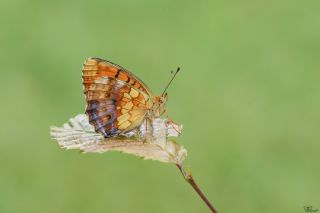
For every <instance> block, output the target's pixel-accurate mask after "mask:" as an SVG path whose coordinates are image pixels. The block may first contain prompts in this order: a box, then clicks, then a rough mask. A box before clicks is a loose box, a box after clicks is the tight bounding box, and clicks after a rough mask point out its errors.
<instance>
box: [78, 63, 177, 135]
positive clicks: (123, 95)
mask: <svg viewBox="0 0 320 213" xmlns="http://www.w3.org/2000/svg"><path fill="white" fill-rule="evenodd" d="M178 71H179V69H178V70H177V72H178ZM177 72H176V73H177ZM82 80H83V92H84V94H85V97H86V103H87V106H86V114H87V115H88V117H89V123H90V124H92V125H93V126H94V128H95V131H96V132H98V133H101V134H102V135H103V136H104V137H105V138H109V137H113V136H117V135H120V134H122V133H126V132H129V131H131V130H133V129H135V128H137V127H139V126H140V125H141V124H142V123H143V122H144V121H148V120H149V121H150V123H152V121H153V120H154V119H155V118H158V117H160V116H161V115H162V114H163V113H164V112H165V105H166V102H167V100H168V95H167V93H165V91H166V89H167V88H168V86H169V84H170V83H171V81H172V80H173V78H172V79H171V81H170V82H169V84H168V85H167V87H166V89H165V91H164V92H163V93H162V94H161V95H160V96H155V95H153V93H152V92H151V90H150V89H149V87H148V86H147V85H146V84H145V83H143V82H142V80H140V79H139V78H138V77H137V76H135V75H134V74H133V73H131V72H130V71H128V70H127V69H125V68H123V67H121V66H119V65H117V64H115V63H112V62H110V61H107V60H104V59H100V58H88V59H87V60H86V61H85V62H84V65H83V68H82Z"/></svg>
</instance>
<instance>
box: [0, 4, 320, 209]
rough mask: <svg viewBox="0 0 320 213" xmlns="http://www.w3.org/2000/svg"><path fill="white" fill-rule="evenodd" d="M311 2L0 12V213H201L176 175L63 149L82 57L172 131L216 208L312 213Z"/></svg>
mask: <svg viewBox="0 0 320 213" xmlns="http://www.w3.org/2000/svg"><path fill="white" fill-rule="evenodd" d="M319 9H320V2H319V1H318V0H310V1H288V0H287V1H285V0H284V1H276V0H271V1H267V2H266V1H253V0H251V1H250V0H242V1H234V0H231V1H217V0H214V1H209V0H208V1H182V0H181V1H169V0H166V1H147V0H138V1H115V0H114V1H99V0H94V1H81V0H80V1H62V0H56V1H39V0H31V1H25V0H11V1H9V0H2V1H1V6H0V26H1V32H0V58H1V59H0V63H1V64H0V65H1V66H0V67H1V78H0V89H1V97H2V98H1V110H0V115H1V124H0V131H1V134H0V141H1V143H0V168H1V171H0V212H3V213H7V212H10V213H11V212H14V213H15V212H28V213H29V212H30V213H38V212H39V213H40V212H46V213H57V212H68V213H73V212H74V213H89V212H90V213H92V212H94V213H100V212H101V213H102V212H103V213H105V212H159V213H160V212H209V211H208V209H207V208H206V206H205V205H204V204H203V203H202V201H201V200H200V198H199V197H198V196H197V195H196V193H195V192H194V191H193V190H192V188H191V187H190V186H189V185H188V184H187V183H186V182H184V180H183V178H182V176H181V174H180V173H179V172H178V170H177V169H176V167H175V166H173V165H169V164H163V163H159V162H154V161H142V160H140V159H139V158H136V157H134V156H130V155H125V154H120V153H105V154H80V153H79V152H78V151H62V150H60V149H59V147H58V146H57V144H56V143H55V142H54V141H53V140H51V139H50V136H49V126H50V125H57V126H61V125H62V124H63V123H64V122H66V121H67V120H68V119H69V118H70V117H73V116H74V115H76V114H78V113H83V112H84V107H85V102H84V96H83V94H82V84H81V67H82V63H83V61H84V60H85V59H86V58H87V57H90V56H96V57H101V58H105V59H108V60H111V61H114V62H115V63H118V64H121V65H122V66H124V67H126V68H127V69H129V70H131V71H133V72H134V73H135V74H136V75H138V76H139V77H140V78H141V79H143V80H144V82H146V83H147V84H148V85H149V86H150V88H151V89H152V90H153V92H154V93H155V94H159V93H160V92H161V91H162V89H163V88H164V86H165V84H166V83H167V82H168V80H169V76H170V70H174V69H176V68H177V66H180V67H181V68H182V71H181V73H180V74H179V75H178V77H177V79H176V80H175V81H174V83H173V84H172V87H171V88H170V89H169V91H168V92H169V103H168V111H169V114H170V116H171V117H172V119H173V120H174V121H176V122H178V123H182V124H183V125H184V131H183V135H182V137H181V138H179V139H178V142H179V143H181V144H183V145H184V146H185V147H186V148H187V149H188V151H189V157H188V160H187V161H186V167H189V168H190V169H191V170H192V171H193V174H194V177H195V179H196V180H197V182H198V184H199V185H200V187H201V188H202V189H203V191H204V192H205V194H206V195H207V196H208V198H209V199H210V200H211V201H212V202H213V203H214V205H215V206H216V208H217V209H218V210H220V212H221V213H222V212H304V209H303V206H305V205H312V206H313V208H314V209H317V208H319V209H320V181H319V180H320V171H319V162H320V158H319V151H320V143H319V142H320V131H319V128H320V112H319V109H320V84H319V78H320V73H319V67H320V60H319V55H320V12H319V11H320V10H319Z"/></svg>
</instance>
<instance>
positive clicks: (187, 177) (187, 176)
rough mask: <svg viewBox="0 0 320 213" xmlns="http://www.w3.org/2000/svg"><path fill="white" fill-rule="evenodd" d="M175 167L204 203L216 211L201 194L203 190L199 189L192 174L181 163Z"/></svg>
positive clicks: (216, 212)
mask: <svg viewBox="0 0 320 213" xmlns="http://www.w3.org/2000/svg"><path fill="white" fill-rule="evenodd" d="M177 167H178V168H179V170H180V172H181V174H182V175H183V177H184V179H185V180H186V181H187V182H188V183H189V184H190V185H191V186H192V188H193V189H194V190H195V191H196V192H197V193H198V195H199V196H200V197H201V199H202V200H203V201H204V202H205V203H206V205H207V206H208V207H209V209H210V210H211V212H213V213H218V211H217V210H216V209H215V208H214V207H213V205H212V204H211V203H210V201H209V200H208V198H207V197H206V196H205V195H204V194H203V192H202V191H201V190H200V188H199V186H198V185H197V183H196V181H195V180H194V179H193V177H192V174H191V173H188V172H186V170H185V169H184V167H183V165H182V164H177Z"/></svg>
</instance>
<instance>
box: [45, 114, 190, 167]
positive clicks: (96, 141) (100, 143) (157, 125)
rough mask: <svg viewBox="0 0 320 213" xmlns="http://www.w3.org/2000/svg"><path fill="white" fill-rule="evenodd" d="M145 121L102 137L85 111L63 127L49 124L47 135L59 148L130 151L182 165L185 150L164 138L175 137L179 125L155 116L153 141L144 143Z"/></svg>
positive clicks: (137, 154) (179, 128)
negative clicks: (48, 133) (111, 135)
mask: <svg viewBox="0 0 320 213" xmlns="http://www.w3.org/2000/svg"><path fill="white" fill-rule="evenodd" d="M145 130H146V126H145V122H143V124H142V125H141V126H140V128H139V130H133V131H131V132H128V133H125V134H123V135H121V136H118V137H112V138H107V139H105V138H104V137H103V136H102V135H101V134H98V133H96V132H95V131H94V127H93V126H92V125H91V124H89V122H88V118H87V116H86V115H84V114H80V115H77V116H76V117H74V118H71V119H70V121H69V123H66V124H64V125H63V127H51V128H50V134H51V137H52V138H53V139H55V140H56V141H57V142H58V144H59V145H60V147H61V148H64V149H80V150H81V151H83V152H85V153H88V152H99V153H101V152H108V151H120V152H124V153H128V154H133V155H136V156H139V157H142V158H143V159H152V160H158V161H161V162H165V163H174V164H181V163H182V162H183V160H184V159H185V158H186V156H187V150H186V149H185V148H184V147H183V146H181V145H179V144H177V143H175V142H174V141H171V140H167V138H168V137H178V136H179V134H180V132H181V130H182V125H178V124H175V123H173V122H168V121H167V120H165V119H160V118H157V119H155V120H154V121H153V123H152V130H153V131H152V133H153V134H152V141H151V142H144V141H143V140H142V138H144V134H145Z"/></svg>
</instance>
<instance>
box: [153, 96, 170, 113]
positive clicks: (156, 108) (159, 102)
mask: <svg viewBox="0 0 320 213" xmlns="http://www.w3.org/2000/svg"><path fill="white" fill-rule="evenodd" d="M167 101H168V94H167V93H164V94H162V95H160V96H156V97H155V99H154V105H153V112H154V115H155V116H156V117H160V116H161V115H163V113H165V111H166V103H167Z"/></svg>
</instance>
